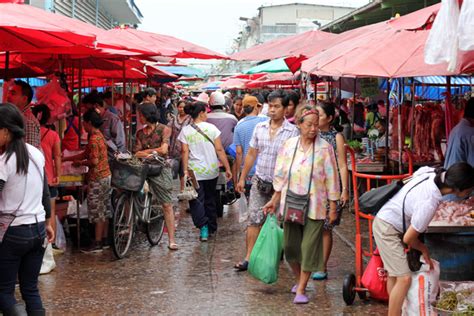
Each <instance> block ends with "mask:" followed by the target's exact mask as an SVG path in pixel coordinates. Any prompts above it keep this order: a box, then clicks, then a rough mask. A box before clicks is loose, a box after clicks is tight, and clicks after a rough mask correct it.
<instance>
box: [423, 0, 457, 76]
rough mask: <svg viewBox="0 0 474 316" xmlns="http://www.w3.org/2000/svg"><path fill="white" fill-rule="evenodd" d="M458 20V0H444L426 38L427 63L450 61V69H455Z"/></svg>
mask: <svg viewBox="0 0 474 316" xmlns="http://www.w3.org/2000/svg"><path fill="white" fill-rule="evenodd" d="M458 21H459V6H458V1H457V0H442V4H441V8H440V10H439V12H438V14H437V15H436V19H435V21H434V22H433V27H432V28H431V30H430V33H429V35H428V39H427V40H426V44H425V63H427V64H429V65H434V64H440V63H443V62H448V63H449V66H448V70H454V68H455V67H456V62H457V53H458Z"/></svg>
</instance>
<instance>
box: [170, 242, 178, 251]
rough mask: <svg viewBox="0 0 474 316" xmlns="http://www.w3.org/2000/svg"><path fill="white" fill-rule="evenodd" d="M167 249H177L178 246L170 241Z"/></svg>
mask: <svg viewBox="0 0 474 316" xmlns="http://www.w3.org/2000/svg"><path fill="white" fill-rule="evenodd" d="M168 249H169V250H178V249H179V247H178V245H177V244H176V243H171V244H169V245H168Z"/></svg>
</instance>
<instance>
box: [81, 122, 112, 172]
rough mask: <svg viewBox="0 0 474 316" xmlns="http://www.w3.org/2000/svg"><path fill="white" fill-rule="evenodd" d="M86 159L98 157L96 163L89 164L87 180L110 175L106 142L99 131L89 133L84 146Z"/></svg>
mask: <svg viewBox="0 0 474 316" xmlns="http://www.w3.org/2000/svg"><path fill="white" fill-rule="evenodd" d="M86 153H87V160H89V161H90V160H92V159H96V158H97V159H98V161H99V162H98V163H97V164H96V165H93V166H92V165H89V173H88V174H87V179H88V180H89V181H97V180H100V179H104V178H107V177H109V176H110V175H111V173H110V167H109V160H108V159H107V144H106V143H105V137H104V135H102V133H101V132H100V131H95V132H92V133H90V134H89V140H88V142H87V146H86Z"/></svg>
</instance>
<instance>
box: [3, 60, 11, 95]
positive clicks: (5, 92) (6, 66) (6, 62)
mask: <svg viewBox="0 0 474 316" xmlns="http://www.w3.org/2000/svg"><path fill="white" fill-rule="evenodd" d="M9 67H10V51H6V52H5V74H4V76H3V100H4V101H5V100H6V99H7V93H8V91H7V81H8V68H9Z"/></svg>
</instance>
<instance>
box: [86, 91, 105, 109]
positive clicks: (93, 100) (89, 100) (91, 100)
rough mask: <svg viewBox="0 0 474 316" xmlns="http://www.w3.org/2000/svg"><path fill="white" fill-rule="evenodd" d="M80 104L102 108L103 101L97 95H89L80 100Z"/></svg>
mask: <svg viewBox="0 0 474 316" xmlns="http://www.w3.org/2000/svg"><path fill="white" fill-rule="evenodd" d="M82 103H85V104H92V105H98V106H100V107H104V99H102V97H101V96H100V95H99V94H98V93H93V92H91V93H89V94H87V95H85V96H84V98H82Z"/></svg>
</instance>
